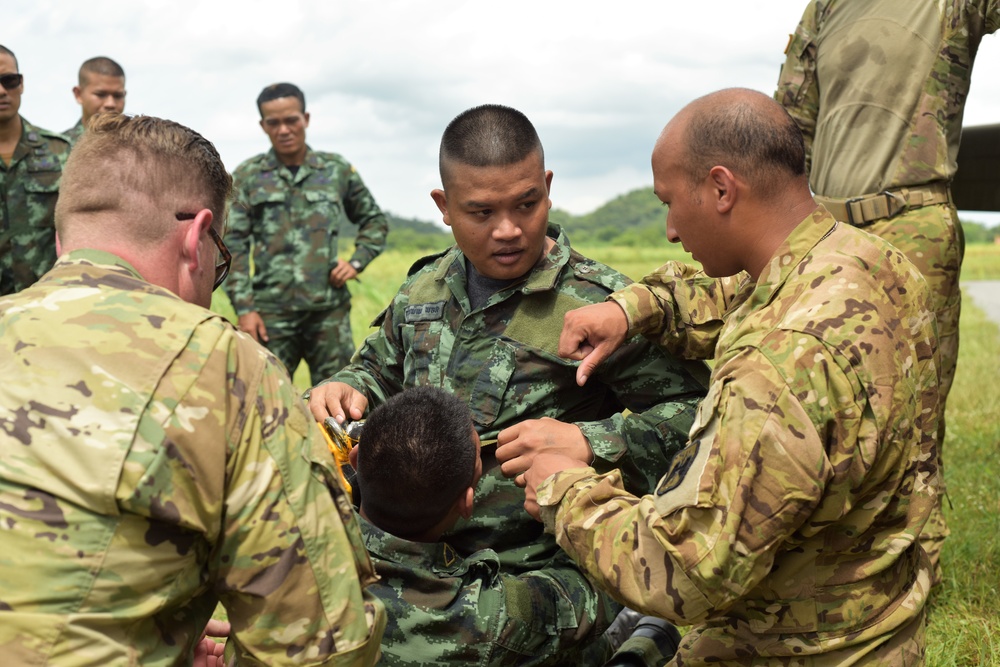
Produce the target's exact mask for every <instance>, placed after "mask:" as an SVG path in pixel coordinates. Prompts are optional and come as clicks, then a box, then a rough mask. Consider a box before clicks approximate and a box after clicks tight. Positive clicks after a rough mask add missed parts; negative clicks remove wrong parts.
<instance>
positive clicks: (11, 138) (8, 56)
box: [0, 46, 69, 295]
mask: <svg viewBox="0 0 1000 667" xmlns="http://www.w3.org/2000/svg"><path fill="white" fill-rule="evenodd" d="M23 92H24V77H23V76H22V75H21V74H20V71H19V70H18V66H17V58H16V57H15V56H14V53H13V52H12V51H11V50H10V49H8V48H6V47H5V46H0V295H3V294H12V293H14V292H17V291H18V290H22V289H24V288H25V287H27V286H28V285H30V284H32V283H33V282H35V281H36V280H38V277H39V276H40V275H42V274H43V273H45V272H46V271H48V270H49V269H50V268H51V267H52V264H53V262H55V261H56V232H55V226H54V224H55V223H54V222H53V215H54V213H55V208H56V200H57V199H58V198H59V177H60V176H61V175H62V168H63V165H64V164H65V163H66V156H67V155H68V154H69V143H68V142H67V141H66V139H65V137H63V136H61V135H59V134H56V133H55V132H49V131H48V130H43V129H42V128H40V127H36V126H34V125H32V124H31V123H29V122H28V121H27V120H25V119H24V118H22V117H21V116H20V115H19V114H18V110H19V109H20V108H21V93H23Z"/></svg>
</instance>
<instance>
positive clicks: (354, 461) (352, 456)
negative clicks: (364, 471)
mask: <svg viewBox="0 0 1000 667" xmlns="http://www.w3.org/2000/svg"><path fill="white" fill-rule="evenodd" d="M347 460H348V461H350V462H351V467H352V468H354V469H355V470H357V469H358V446H357V445H354V446H353V447H351V451H349V452H347Z"/></svg>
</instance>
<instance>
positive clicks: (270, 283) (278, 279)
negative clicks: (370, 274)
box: [226, 149, 389, 315]
mask: <svg viewBox="0 0 1000 667" xmlns="http://www.w3.org/2000/svg"><path fill="white" fill-rule="evenodd" d="M233 182H234V187H235V190H236V193H235V201H234V203H233V208H232V211H231V212H230V214H229V232H228V234H227V235H226V243H227V244H228V245H229V248H230V251H231V252H232V253H233V265H232V270H231V271H230V273H229V279H228V280H227V290H228V292H229V297H230V299H231V300H232V302H233V306H234V307H235V308H236V314H237V315H244V314H246V313H249V312H253V311H255V310H263V311H268V312H277V311H288V310H326V309H329V308H334V307H336V306H339V305H341V304H343V303H345V302H346V301H348V300H349V299H350V298H351V295H350V293H349V292H348V291H347V288H345V287H333V286H332V285H330V270H331V269H333V267H334V266H336V265H337V239H338V235H339V230H340V227H341V225H342V224H343V223H344V222H345V221H348V220H349V221H350V222H352V223H354V224H355V225H357V226H358V235H357V238H356V239H355V242H354V243H355V249H354V254H353V255H352V256H351V261H353V260H357V261H358V262H360V265H361V269H362V270H363V269H364V267H365V266H367V265H368V263H369V262H371V261H372V260H373V259H375V257H377V256H378V255H379V253H381V252H382V250H383V249H384V248H385V239H386V235H387V234H388V233H389V223H388V221H387V220H386V217H385V215H383V214H382V211H381V209H379V207H378V204H376V203H375V198H374V197H372V195H371V193H370V192H369V191H368V188H367V187H365V184H364V182H362V180H361V176H359V175H358V173H357V172H356V171H355V170H354V167H352V166H351V164H350V163H349V162H348V161H347V160H345V159H344V158H343V157H341V156H340V155H337V154H336V153H319V152H316V151H313V150H312V149H309V150H308V152H307V153H306V159H305V163H304V164H303V165H302V166H300V167H299V169H298V172H297V173H296V174H294V175H293V174H292V172H291V170H290V169H289V168H288V167H286V166H285V165H283V164H282V163H281V162H279V161H278V158H277V156H276V155H275V153H274V151H273V150H271V151H268V152H267V153H262V154H261V155H258V156H256V157H253V158H250V159H249V160H247V161H246V162H244V163H243V164H241V165H240V166H239V167H237V169H236V171H235V172H233ZM251 252H252V253H253V266H254V274H253V276H251V275H250V257H251Z"/></svg>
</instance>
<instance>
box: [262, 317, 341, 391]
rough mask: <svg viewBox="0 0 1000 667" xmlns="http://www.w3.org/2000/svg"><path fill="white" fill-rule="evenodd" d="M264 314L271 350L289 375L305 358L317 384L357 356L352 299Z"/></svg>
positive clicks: (313, 381) (310, 373)
mask: <svg viewBox="0 0 1000 667" xmlns="http://www.w3.org/2000/svg"><path fill="white" fill-rule="evenodd" d="M260 316H261V317H262V318H263V319H264V324H265V326H267V335H268V338H270V340H269V341H268V342H267V349H269V350H271V352H273V353H274V355H275V356H276V357H278V359H280V360H281V363H283V364H285V368H287V369H288V373H289V374H294V373H295V369H297V368H298V367H299V361H301V360H302V359H305V360H306V364H308V365H309V375H310V378H311V382H312V384H313V385H316V384H318V383H319V382H322V381H323V380H325V379H326V378H328V377H330V376H331V375H333V374H334V373H336V372H337V371H339V370H340V369H341V368H343V367H344V366H346V365H347V364H348V363H349V362H350V361H351V356H353V355H354V338H353V336H352V335H351V302H350V301H346V302H345V303H344V304H343V305H341V306H338V307H337V308H334V309H333V310H296V311H286V312H266V311H260Z"/></svg>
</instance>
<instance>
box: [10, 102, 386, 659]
mask: <svg viewBox="0 0 1000 667" xmlns="http://www.w3.org/2000/svg"><path fill="white" fill-rule="evenodd" d="M230 186H231V181H230V178H229V175H228V174H227V173H226V170H225V167H224V165H223V164H222V160H221V159H220V158H219V155H218V153H217V152H216V150H215V147H214V146H212V144H210V143H209V142H208V141H206V140H205V139H204V138H202V137H201V136H199V135H198V134H196V133H195V132H192V131H191V130H188V129H187V128H185V127H182V126H180V125H178V124H176V123H172V122H170V121H165V120H160V119H157V118H150V117H137V118H128V117H126V116H122V115H120V114H101V115H99V116H98V117H97V118H95V119H94V120H93V121H92V123H91V125H90V127H89V128H88V130H87V132H86V133H84V135H83V137H82V138H81V139H80V141H79V142H78V143H77V145H76V147H75V148H74V149H73V153H72V156H71V157H70V159H69V162H68V165H67V169H66V178H65V179H64V181H63V186H62V188H63V191H62V195H61V197H60V200H59V206H58V210H57V213H56V219H57V225H58V231H59V242H60V245H61V249H62V250H63V251H65V252H66V254H64V255H63V256H62V257H61V258H60V259H59V261H58V262H57V263H56V265H55V267H53V269H52V270H51V271H49V272H48V273H47V274H46V275H45V276H43V277H42V278H41V280H39V282H38V283H37V284H36V285H34V286H32V287H30V288H28V289H25V290H23V291H21V292H20V293H18V294H16V295H11V296H7V297H4V298H2V299H0V372H2V374H3V377H4V380H5V381H4V382H3V383H2V384H0V524H2V525H3V528H4V529H3V530H2V531H0V655H2V656H3V662H4V664H45V665H112V664H115V665H119V664H130V665H133V664H134V665H139V664H141V665H147V666H149V665H177V664H185V663H190V660H191V656H192V650H193V648H194V646H195V644H196V643H197V642H198V639H199V637H200V634H201V629H202V628H204V627H205V624H206V621H207V620H208V619H209V618H210V616H211V615H212V613H213V611H214V610H215V608H216V605H217V603H218V602H219V601H221V602H222V603H223V604H224V605H225V607H226V610H227V612H228V615H229V620H230V621H231V623H232V631H233V636H232V637H231V639H230V641H231V642H232V643H233V644H234V645H235V648H236V651H235V653H236V655H237V656H238V657H239V659H240V662H239V664H241V665H291V664H295V665H320V664H323V665H328V664H345V665H360V664H372V663H373V662H374V661H375V660H376V658H377V656H378V650H379V649H378V646H379V639H380V637H381V632H382V627H383V624H384V610H383V608H382V605H381V603H379V602H378V601H377V600H376V599H374V598H372V597H371V596H370V594H368V593H366V592H364V591H363V589H362V586H363V585H364V584H366V583H369V582H371V581H373V580H374V573H373V570H372V566H371V562H370V561H369V559H368V556H367V554H366V553H365V551H364V545H363V544H362V542H361V538H360V533H359V532H358V528H357V524H356V522H355V519H354V515H353V511H352V508H351V506H350V501H349V500H348V498H347V497H346V495H345V493H344V492H343V491H342V489H341V488H340V486H339V484H338V481H337V476H336V472H335V471H334V468H333V461H332V459H331V457H330V454H329V451H328V450H327V449H326V446H325V444H324V442H323V439H322V436H321V435H320V433H319V431H318V430H317V429H316V428H315V425H314V424H312V422H311V420H310V419H309V415H308V413H307V411H306V409H305V405H304V404H303V403H302V402H301V400H300V399H298V397H297V395H296V391H295V389H294V387H293V385H292V382H291V380H290V378H289V377H288V374H287V373H286V372H285V371H284V369H282V368H281V365H280V364H279V363H278V362H277V360H276V359H275V358H274V357H273V356H272V355H271V354H269V353H268V352H267V351H266V350H264V349H263V348H261V347H260V346H259V345H257V344H256V343H254V342H253V341H252V340H251V339H250V337H249V336H246V335H245V334H242V333H240V332H238V331H236V329H235V328H233V326H232V325H231V324H229V322H227V321H226V320H225V319H224V318H222V317H220V316H219V315H217V314H215V313H212V312H211V311H209V310H207V306H208V305H209V304H210V302H211V295H212V290H213V288H214V287H215V286H217V285H218V284H219V283H220V282H221V281H222V280H223V279H224V278H225V274H226V271H227V270H228V251H226V250H225V245H224V244H223V242H222V240H221V238H220V234H221V232H222V228H223V220H224V217H225V209H226V199H227V196H228V194H229V190H230Z"/></svg>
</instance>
